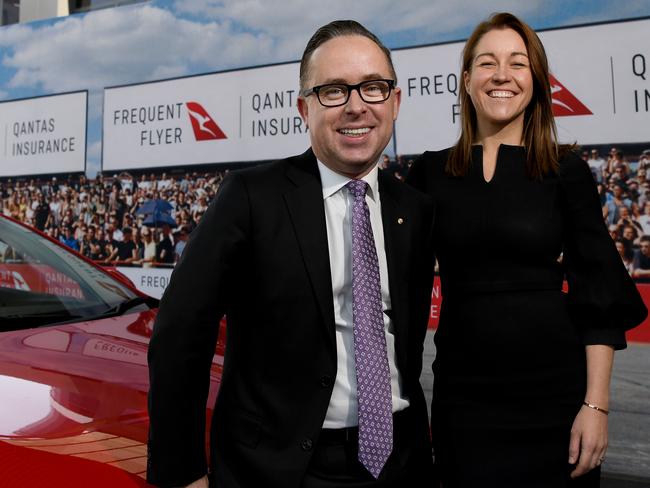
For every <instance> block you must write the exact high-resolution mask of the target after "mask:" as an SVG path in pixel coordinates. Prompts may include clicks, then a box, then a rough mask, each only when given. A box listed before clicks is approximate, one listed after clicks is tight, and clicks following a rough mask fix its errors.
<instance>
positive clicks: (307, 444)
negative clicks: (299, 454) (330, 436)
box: [300, 439, 314, 451]
mask: <svg viewBox="0 0 650 488" xmlns="http://www.w3.org/2000/svg"><path fill="white" fill-rule="evenodd" d="M300 447H301V449H302V450H303V451H311V448H312V447H314V443H313V442H312V440H311V439H304V440H303V441H302V442H301V443H300Z"/></svg>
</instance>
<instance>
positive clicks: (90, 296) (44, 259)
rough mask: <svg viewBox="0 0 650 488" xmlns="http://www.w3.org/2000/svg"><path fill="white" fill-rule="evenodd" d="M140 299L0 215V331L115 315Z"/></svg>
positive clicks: (84, 263)
mask: <svg viewBox="0 0 650 488" xmlns="http://www.w3.org/2000/svg"><path fill="white" fill-rule="evenodd" d="M142 301H143V300H142V299H141V298H140V297H139V296H138V295H136V294H135V293H133V292H132V291H131V290H130V289H129V288H128V287H126V286H124V285H123V284H121V283H120V282H119V281H117V280H115V279H113V278H111V277H110V276H109V275H107V274H106V273H104V272H103V271H101V270H100V269H98V268H96V267H95V266H93V265H92V264H90V263H88V262H86V261H84V260H83V259H81V258H79V257H77V256H75V255H74V254H73V253H71V252H68V251H67V250H65V249H64V248H62V247H61V246H59V245H57V244H55V243H53V242H51V241H50V240H48V239H46V238H44V237H42V236H40V235H39V234H37V233H36V232H33V231H31V230H29V229H27V228H25V227H23V226H21V225H18V224H16V223H14V222H11V221H10V220H7V219H3V218H0V331H7V330H18V329H25V328H30V327H39V326H43V325H51V324H55V323H62V322H68V321H79V320H89V319H93V318H98V317H102V316H110V315H115V314H116V313H122V311H124V310H126V309H127V308H130V305H129V304H136V303H139V302H142Z"/></svg>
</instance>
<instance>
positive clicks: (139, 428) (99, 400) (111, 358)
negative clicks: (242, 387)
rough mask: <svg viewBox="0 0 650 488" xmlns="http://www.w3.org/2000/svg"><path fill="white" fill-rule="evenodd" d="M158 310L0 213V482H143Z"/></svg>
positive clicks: (217, 372)
mask: <svg viewBox="0 0 650 488" xmlns="http://www.w3.org/2000/svg"><path fill="white" fill-rule="evenodd" d="M156 307H157V300H155V299H152V298H150V297H147V296H146V295H143V294H142V293H140V292H139V291H138V290H136V289H135V287H134V286H133V284H132V283H130V282H129V281H128V280H127V279H126V278H125V277H124V276H122V275H120V274H119V273H117V272H116V271H113V270H105V269H103V268H101V267H98V266H96V265H95V264H94V263H92V262H91V261H89V260H87V259H85V258H84V257H82V256H80V255H79V254H77V253H75V252H74V251H72V250H70V249H68V248H67V247H65V246H63V245H62V244H60V243H58V242H56V241H54V240H52V239H50V238H49V237H47V236H44V235H42V234H40V233H39V232H37V231H34V230H33V229H31V228H29V227H27V226H24V225H22V224H20V223H17V222H15V221H13V220H10V219H8V218H5V217H2V216H0V486H7V487H11V488H22V487H29V488H32V487H39V488H41V487H48V488H57V487H65V488H76V487H84V488H87V487H104V486H106V487H111V488H115V487H141V486H149V485H147V483H146V482H145V480H144V477H145V471H146V461H147V450H146V442H147V430H148V425H149V420H148V417H147V392H148V389H149V377H148V370H147V346H148V342H149V337H150V335H151V330H152V327H153V322H154V318H155V315H156V310H157V308H156ZM220 335H221V336H222V337H223V336H225V334H220ZM222 348H223V344H220V345H219V346H218V347H217V355H215V358H214V360H213V366H212V373H211V382H212V385H211V390H210V398H209V400H208V405H209V406H212V405H214V399H215V396H216V394H217V390H218V386H219V382H220V378H221V365H222V362H223V349H222ZM206 408H208V407H206ZM208 410H210V409H208ZM209 414H211V412H209ZM207 418H210V415H208V416H207ZM206 432H209V425H208V426H207V430H206ZM206 445H207V444H206Z"/></svg>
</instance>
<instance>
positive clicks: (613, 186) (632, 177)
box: [582, 147, 650, 283]
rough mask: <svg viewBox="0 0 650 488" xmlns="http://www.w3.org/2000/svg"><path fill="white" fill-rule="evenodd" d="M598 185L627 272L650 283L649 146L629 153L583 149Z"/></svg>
mask: <svg viewBox="0 0 650 488" xmlns="http://www.w3.org/2000/svg"><path fill="white" fill-rule="evenodd" d="M582 158H583V159H584V160H585V161H587V164H588V165H589V167H590V169H591V172H592V174H593V176H594V179H595V180H596V183H597V185H598V193H599V195H600V199H601V205H602V208H603V217H604V219H605V222H606V224H607V227H608V229H609V233H610V235H611V236H612V239H614V241H615V242H616V248H617V249H618V252H619V254H620V256H621V259H622V260H623V263H624V264H625V267H626V268H627V270H628V272H629V273H630V275H632V277H633V278H634V279H635V280H636V281H637V282H646V283H650V175H648V172H650V149H647V150H644V151H643V152H642V153H641V155H640V156H638V157H626V156H625V154H623V152H622V151H621V150H619V149H617V148H615V147H613V148H611V149H610V151H609V153H608V154H607V155H605V156H601V155H600V154H599V151H598V150H597V149H587V150H583V152H582Z"/></svg>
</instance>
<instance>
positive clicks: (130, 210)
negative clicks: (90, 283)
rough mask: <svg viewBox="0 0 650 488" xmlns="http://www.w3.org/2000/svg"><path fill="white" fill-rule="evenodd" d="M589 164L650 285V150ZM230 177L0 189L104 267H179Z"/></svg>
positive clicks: (27, 218)
mask: <svg viewBox="0 0 650 488" xmlns="http://www.w3.org/2000/svg"><path fill="white" fill-rule="evenodd" d="M582 158H583V159H584V160H585V161H586V162H587V164H588V165H589V167H590V168H591V171H592V174H593V176H594V179H595V181H596V183H597V185H598V192H599V195H600V198H601V204H602V208H603V218H604V219H605V222H606V224H607V226H608V229H609V232H610V235H611V236H612V239H614V241H615V242H616V247H617V249H618V251H619V253H620V255H621V259H622V260H623V263H624V264H625V267H626V268H627V270H628V271H629V273H630V275H631V276H632V277H633V278H635V280H636V281H638V282H650V175H648V172H650V149H648V150H645V151H643V152H642V153H641V154H640V155H638V156H629V155H628V156H626V155H625V154H624V153H623V152H622V151H621V150H619V149H617V148H611V150H610V151H609V153H608V154H606V155H604V156H601V155H600V153H599V151H598V149H590V148H585V149H584V150H583V151H582ZM411 162H412V159H410V158H409V157H406V156H401V155H398V156H396V157H395V158H390V157H389V156H388V155H384V156H383V157H382V158H381V160H380V162H379V167H380V169H381V170H383V171H388V172H389V173H390V174H391V175H393V176H395V177H396V178H398V179H402V180H403V179H404V178H405V177H406V174H407V173H408V169H409V167H410V164H411ZM226 172H227V171H221V170H217V171H211V172H201V173H197V172H187V173H184V174H182V175H169V174H167V173H165V172H163V173H158V174H155V173H150V174H144V173H143V174H140V175H138V176H133V175H131V174H129V173H126V172H123V173H120V174H116V175H113V176H112V177H106V176H104V175H102V174H98V175H97V177H96V178H95V179H88V178H86V177H85V176H84V175H81V176H78V177H68V178H65V179H60V178H59V179H57V177H52V178H51V179H48V180H41V179H13V180H12V179H6V180H4V181H1V182H0V197H1V198H2V212H3V214H4V215H7V216H9V217H12V218H14V219H16V220H19V221H21V222H24V223H26V224H28V225H31V226H33V227H35V228H37V229H39V230H40V231H43V232H45V233H46V234H48V235H50V236H51V237H53V238H55V239H58V240H60V241H61V242H63V243H64V244H65V245H67V246H68V247H70V248H72V249H74V250H76V251H79V252H80V253H81V254H83V255H84V256H86V257H88V258H90V259H92V260H94V261H97V262H101V263H106V264H114V265H120V266H143V267H151V266H173V265H174V263H175V262H176V261H177V260H178V258H179V257H180V256H181V254H182V253H183V249H184V247H185V244H186V242H187V240H188V237H189V235H190V234H191V232H192V231H193V230H194V228H195V227H196V226H197V225H198V223H199V221H200V220H201V216H202V215H203V213H204V212H205V211H206V210H207V208H208V205H209V204H210V201H211V200H212V198H213V197H214V195H215V194H216V192H217V190H218V188H219V184H220V183H221V181H222V180H223V178H224V176H225V174H226ZM157 200H163V201H166V202H168V203H169V204H170V206H171V209H170V211H169V215H170V217H171V219H172V220H171V221H169V222H163V223H157V222H155V221H153V222H148V223H147V222H146V220H147V214H146V213H143V212H141V211H140V209H141V208H142V206H143V204H144V203H145V202H148V201H157Z"/></svg>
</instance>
